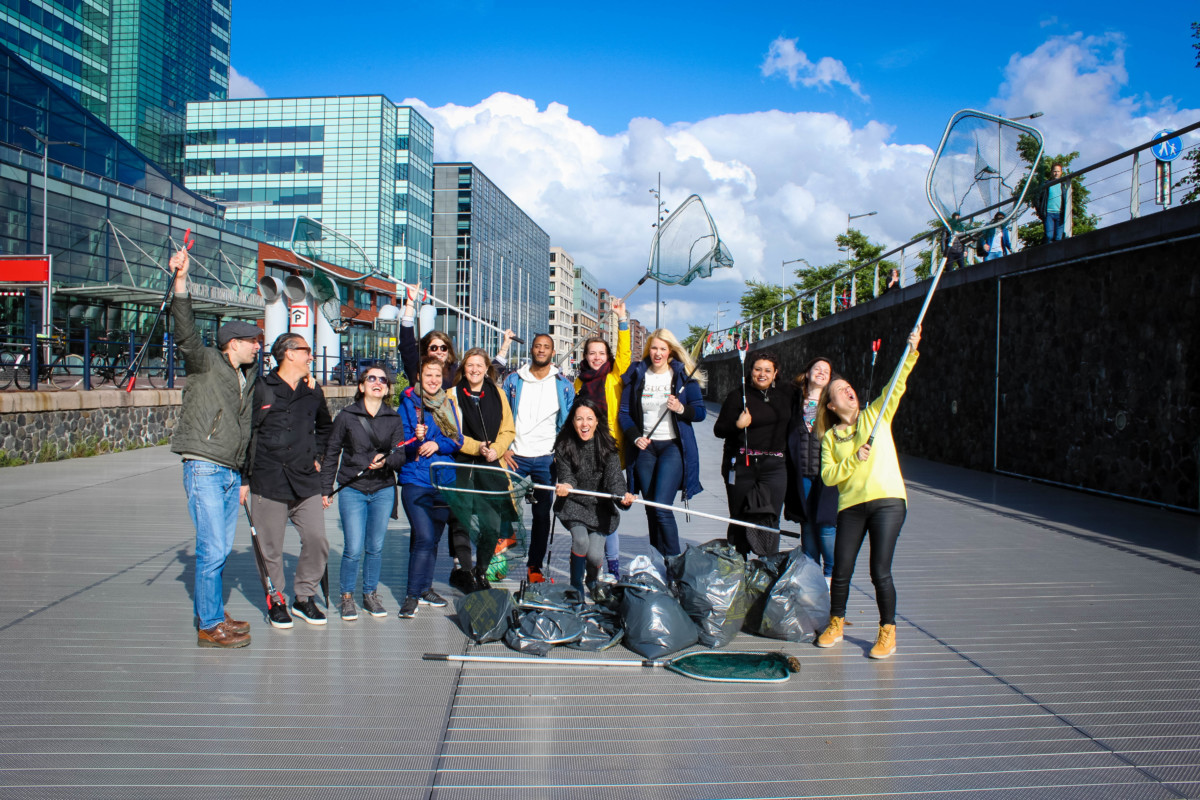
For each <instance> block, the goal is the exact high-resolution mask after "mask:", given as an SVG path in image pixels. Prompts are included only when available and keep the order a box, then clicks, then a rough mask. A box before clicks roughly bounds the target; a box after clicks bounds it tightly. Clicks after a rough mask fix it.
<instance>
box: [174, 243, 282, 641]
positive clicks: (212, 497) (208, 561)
mask: <svg viewBox="0 0 1200 800" xmlns="http://www.w3.org/2000/svg"><path fill="white" fill-rule="evenodd" d="M190 266H191V261H190V259H189V258H188V253H187V250H180V251H179V252H178V253H176V254H175V255H173V256H171V269H172V270H175V295H174V297H173V298H172V299H171V316H172V318H174V320H175V344H176V345H177V346H178V347H179V352H180V354H182V355H183V360H184V364H185V366H186V367H187V374H188V379H187V385H186V386H185V387H184V389H183V407H182V409H181V410H180V414H179V422H178V424H176V426H175V433H174V435H173V436H172V437H171V451H172V452H174V453H179V454H180V455H181V456H183V488H184V491H186V492H187V501H188V514H189V515H190V516H191V518H192V524H193V525H194V526H195V528H196V578H195V586H194V588H193V591H192V593H193V605H194V609H195V613H196V619H197V624H198V633H197V639H196V644H198V645H199V646H200V647H245V646H246V645H248V644H250V623H248V622H243V621H240V620H235V619H232V618H231V617H230V616H229V614H227V613H225V606H224V597H225V594H224V588H223V586H222V575H223V573H224V571H225V560H226V559H227V558H228V557H229V553H230V551H231V550H232V549H233V536H234V532H235V531H236V530H237V518H238V506H239V505H240V504H242V503H243V502H245V500H246V495H247V493H248V492H249V491H250V487H249V486H248V485H247V484H246V479H245V474H244V467H245V463H246V450H247V448H248V447H249V445H250V429H251V419H252V412H253V409H254V404H253V401H252V398H253V395H254V386H255V383H256V378H257V374H258V373H257V370H256V369H255V365H256V363H257V362H258V352H259V350H261V349H262V343H261V342H260V339H261V337H262V331H261V330H260V329H259V328H258V326H257V325H251V324H250V323H248V322H242V321H240V320H235V321H233V322H227V323H225V324H224V325H222V326H221V327H220V329H219V330H218V331H217V347H205V346H204V343H203V342H202V341H201V339H200V334H199V332H198V331H197V330H196V318H195V316H194V315H193V314H192V298H191V296H190V295H189V294H188V285H187V277H188V269H189V267H190Z"/></svg>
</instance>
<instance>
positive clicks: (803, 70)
mask: <svg viewBox="0 0 1200 800" xmlns="http://www.w3.org/2000/svg"><path fill="white" fill-rule="evenodd" d="M796 41H797V40H796V39H785V38H783V37H782V36H780V37H779V38H778V39H776V40H775V41H773V42H771V49H770V50H769V51H768V52H767V57H766V58H765V59H763V63H762V66H761V67H760V69H761V70H762V74H763V77H766V78H769V77H771V76H772V75H774V74H776V73H783V74H784V75H786V76H787V80H788V83H790V84H791V85H792V86H797V85H799V86H806V87H809V88H811V87H813V86H816V87H817V88H819V89H828V88H830V87H831V86H833V85H834V84H840V85H842V86H845V87H846V88H847V89H849V90H850V91H852V92H854V93H855V94H856V95H858V96H859V97H861V98H862V99H863V100H867V99H869V98H868V97H867V96H866V95H865V94H863V93H862V87H860V86H859V84H858V81H855V80H852V79H851V78H850V73H849V71H847V69H846V65H845V64H843V63H842V62H841V61H838V60H837V59H836V58H830V57H829V56H824V57H822V58H821V59H820V60H818V61H816V62H815V63H814V62H812V61H810V60H809V58H808V56H807V55H806V54H805V53H804V51H803V50H798V49H797V48H796Z"/></svg>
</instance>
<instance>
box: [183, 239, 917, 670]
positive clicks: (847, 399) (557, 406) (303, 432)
mask: <svg viewBox="0 0 1200 800" xmlns="http://www.w3.org/2000/svg"><path fill="white" fill-rule="evenodd" d="M171 266H172V268H173V269H175V271H176V279H175V287H174V289H175V293H174V298H173V300H172V307H171V308H172V315H173V318H174V320H175V331H176V341H177V342H178V346H179V349H180V352H181V353H182V355H183V356H184V359H185V362H186V365H187V370H188V381H187V386H186V388H185V389H184V395H183V409H182V412H181V417H180V420H179V423H178V426H177V428H176V431H175V434H174V436H173V438H172V450H173V451H174V452H177V453H179V454H180V455H181V456H182V458H183V461H184V486H185V489H186V492H187V496H188V509H189V513H190V515H191V517H192V521H193V524H194V526H195V528H196V580H195V590H194V592H195V598H194V608H195V615H196V619H197V625H198V634H197V636H198V639H197V642H198V644H199V645H200V646H203V647H221V648H233V647H243V646H245V645H247V644H249V642H250V632H249V628H250V626H249V624H248V623H247V622H244V621H240V620H236V619H233V618H231V617H230V616H229V615H228V614H227V613H226V612H225V609H224V605H223V589H222V573H223V570H224V565H225V561H226V559H227V557H228V555H229V553H230V552H231V550H232V545H233V536H234V531H235V529H236V526H237V517H238V506H239V505H240V504H246V506H247V512H248V514H249V515H250V517H251V519H252V522H251V526H252V532H253V534H254V536H255V537H256V539H257V542H256V549H258V550H259V551H260V552H261V561H260V569H261V570H262V572H263V575H264V583H265V584H266V585H267V586H268V596H267V618H268V620H269V622H270V624H271V625H272V626H273V627H276V628H290V627H293V625H294V623H293V615H294V616H296V617H299V618H300V619H302V620H303V621H305V622H306V623H308V624H311V625H324V624H326V622H327V619H326V616H325V613H324V612H322V610H321V607H320V606H319V605H318V604H317V602H316V600H315V598H316V595H317V592H318V589H319V588H320V587H321V585H322V583H323V582H324V581H326V580H327V577H328V556H329V541H328V538H327V536H326V532H325V522H324V511H325V509H327V508H329V507H330V506H331V505H332V504H333V503H335V502H336V503H337V505H338V514H339V517H340V520H341V526H342V532H343V537H344V543H343V548H342V557H341V569H340V572H339V578H338V583H339V585H338V590H339V595H340V597H339V599H338V603H337V606H338V613H339V614H340V616H341V618H342V619H343V620H347V621H350V620H355V619H357V618H358V612H359V606H358V602H357V601H356V598H355V595H356V589H357V588H358V587H359V584H360V577H361V605H362V609H363V610H364V611H365V612H366V613H367V614H370V615H372V616H376V617H382V616H386V615H387V613H388V612H387V610H386V609H385V607H384V605H383V602H382V601H381V599H380V597H379V592H378V589H379V580H380V572H381V566H382V553H383V548H384V543H385V538H386V535H387V530H388V523H389V520H391V519H396V518H398V516H399V511H400V509H401V508H402V509H403V511H404V514H405V516H406V518H407V520H408V524H409V529H410V536H409V563H408V576H407V582H406V587H405V593H404V600H403V602H402V604H401V606H400V609H399V616H400V617H402V618H409V617H413V616H414V615H415V614H416V613H417V611H418V609H419V608H420V606H421V605H429V606H433V607H441V606H445V605H446V600H445V599H444V598H443V597H442V596H441V595H439V594H438V593H437V592H436V591H435V590H434V586H433V584H434V577H435V576H434V571H435V565H436V563H437V551H438V544H439V542H440V541H441V538H442V534H443V533H445V532H446V531H447V529H448V530H449V535H448V537H447V547H448V550H449V555H450V557H451V558H452V560H453V567H452V569H451V571H450V573H449V575H448V576H447V580H448V583H449V584H450V585H451V586H452V587H454V588H455V589H457V590H459V591H461V592H463V593H464V594H465V593H469V592H472V591H476V590H478V589H485V588H489V581H488V578H487V574H488V567H489V565H490V564H491V562H492V560H493V557H494V555H495V553H496V552H498V551H501V550H503V549H505V548H508V547H511V546H512V545H514V544H515V541H514V540H513V538H512V535H511V531H508V532H504V531H498V530H497V529H499V528H501V527H502V525H501V520H500V518H499V516H497V517H496V518H495V519H490V518H476V519H473V520H465V519H462V520H460V519H458V518H456V517H455V515H454V514H453V513H452V510H451V507H450V506H449V505H448V503H447V502H446V497H445V496H444V492H445V491H449V489H447V488H446V487H444V486H439V484H438V481H437V480H436V478H435V477H434V475H435V474H436V472H437V467H436V466H435V467H434V469H433V470H431V465H437V464H439V463H447V464H454V465H463V464H465V465H482V466H484V467H485V468H486V467H501V468H503V469H505V470H507V471H509V472H510V473H515V474H516V475H518V476H520V477H522V478H528V479H529V480H530V481H531V482H532V483H533V484H534V487H535V488H534V489H533V491H532V500H533V509H532V525H531V527H530V536H529V547H528V555H527V564H526V573H525V577H526V579H527V580H528V581H530V582H540V581H543V580H544V579H545V578H544V573H543V570H544V568H545V564H544V561H545V558H546V554H547V548H548V543H549V541H550V534H551V528H552V525H553V524H554V522H553V520H554V518H557V520H558V522H559V523H560V524H561V525H562V527H563V528H564V529H565V530H566V531H568V532H569V533H570V537H571V548H570V581H571V584H572V585H573V586H575V587H576V588H577V589H579V591H580V592H581V593H584V592H585V591H589V590H591V591H594V590H595V588H596V584H597V583H598V582H599V581H601V580H612V579H614V578H617V577H619V573H620V557H619V553H620V545H619V539H618V533H617V530H618V528H619V524H620V518H621V512H622V511H624V510H627V509H628V508H629V507H630V506H631V505H632V504H633V503H634V502H635V501H636V499H637V498H636V494H639V493H640V494H641V496H642V498H644V500H647V501H652V503H648V504H646V515H647V517H646V518H647V528H648V532H649V541H650V544H651V546H652V547H653V548H654V550H655V551H656V552H657V553H658V554H660V555H661V556H663V557H670V556H675V555H678V554H679V553H680V552H681V546H680V538H679V526H678V523H677V522H676V519H675V515H674V512H673V511H672V510H671V508H670V506H673V505H674V503H675V501H676V498H677V497H678V496H679V495H682V497H683V500H684V502H686V501H687V500H688V499H690V498H692V497H693V496H695V495H696V494H698V493H699V492H701V491H702V486H701V483H700V456H699V448H698V444H697V440H696V435H695V431H694V428H693V425H694V424H695V423H697V422H699V421H701V420H703V419H704V417H705V414H706V408H705V404H704V398H703V395H702V393H701V389H700V385H699V383H698V382H697V380H696V379H695V371H696V364H695V363H694V362H693V360H692V357H691V355H690V354H689V353H688V352H687V351H685V350H684V348H683V347H682V345H680V343H679V342H678V340H677V339H676V338H675V337H674V335H672V334H671V333H670V331H667V330H662V329H660V330H656V331H654V332H653V333H652V334H650V336H649V337H648V338H647V343H646V347H645V350H644V352H643V353H642V354H641V355H642V357H641V358H640V359H639V360H637V361H633V359H632V353H631V349H630V333H629V324H628V319H627V314H626V311H625V307H624V304H623V303H622V302H621V301H615V302H614V311H615V312H616V313H617V316H618V320H619V322H618V335H617V348H616V351H615V352H614V351H613V349H612V348H611V346H610V345H609V343H608V341H607V340H605V339H604V338H601V337H595V338H591V339H588V340H587V341H586V342H584V343H583V346H582V363H581V366H580V368H579V371H578V376H577V377H576V378H575V380H573V381H572V380H569V379H568V378H567V377H566V376H564V375H563V374H562V373H561V372H560V371H559V369H558V368H557V367H556V366H555V365H554V355H555V353H554V341H553V339H552V338H551V337H550V336H549V335H547V334H539V335H537V336H535V337H534V339H533V341H532V343H531V347H530V353H531V359H530V362H529V363H528V364H525V365H523V366H521V367H520V368H519V369H516V370H515V371H512V372H509V373H508V374H507V375H506V376H505V377H504V378H503V379H501V378H500V373H501V372H502V371H504V369H505V367H506V366H507V356H508V349H509V346H510V342H511V339H512V334H511V332H505V338H504V341H503V343H502V345H501V347H500V351H499V352H498V353H497V354H495V356H489V355H488V354H487V353H486V352H485V351H483V350H482V349H479V348H472V349H470V350H467V351H466V352H465V353H463V354H462V355H461V357H460V356H459V355H458V353H457V351H456V349H455V347H454V343H453V341H452V340H451V338H450V337H449V336H448V335H447V334H445V333H444V332H442V331H436V330H435V331H430V332H428V333H426V334H425V335H424V336H423V337H422V338H421V339H420V340H419V341H418V340H417V338H416V333H415V329H414V325H413V312H412V307H411V305H410V304H406V307H405V311H404V314H403V315H402V318H401V323H400V345H399V350H400V357H401V358H400V361H401V365H402V368H403V371H404V373H405V376H406V378H407V380H408V384H409V385H408V388H406V389H405V390H404V391H403V392H402V393H401V394H400V396H399V402H398V403H397V407H395V408H393V407H392V405H390V404H389V402H388V399H389V397H390V396H391V394H392V387H393V385H394V383H395V376H394V375H393V374H392V372H391V370H390V369H389V367H388V366H387V365H386V364H384V363H382V362H376V363H372V364H369V365H367V366H365V367H364V368H362V369H360V371H359V374H358V376H357V377H358V387H357V392H356V394H355V396H354V399H353V402H351V403H350V404H349V405H348V406H346V407H345V408H344V409H342V411H341V412H340V413H339V414H338V415H337V417H336V418H332V417H331V415H330V413H329V409H328V405H327V403H326V400H325V397H324V395H323V393H322V391H321V388H320V386H319V385H317V383H316V381H315V380H313V378H312V375H311V373H310V371H309V367H310V365H311V363H312V358H313V357H312V350H311V347H310V346H309V344H308V343H307V342H306V341H305V339H304V337H303V336H301V335H300V334H297V333H285V334H282V335H281V336H279V337H278V338H277V339H276V340H275V342H274V343H273V344H272V345H271V354H272V356H273V358H274V362H275V367H274V368H273V369H271V370H270V371H269V372H268V373H266V374H265V375H263V376H262V377H261V378H260V377H258V370H257V368H256V365H257V359H258V355H259V351H260V349H261V344H260V341H259V337H260V335H261V331H260V329H259V328H258V327H257V326H255V325H251V324H249V323H246V322H240V321H234V322H230V323H226V324H225V325H223V326H222V327H221V328H220V329H219V331H218V333H217V347H216V348H211V347H206V346H204V345H203V343H202V342H201V340H200V336H199V335H198V333H197V331H196V326H195V320H194V317H193V314H192V308H191V299H190V297H189V295H188V291H187V276H188V269H189V259H188V255H187V252H186V251H180V252H179V253H177V254H175V256H174V257H173V258H172V262H171ZM918 342H919V333H917V332H914V334H913V335H912V337H911V338H910V340H909V344H910V345H911V355H910V356H909V357H908V359H907V360H906V361H905V363H904V364H903V365H902V367H901V369H900V376H899V379H898V383H897V387H896V391H895V392H893V394H892V396H891V399H890V401H889V402H888V404H887V407H886V408H883V407H882V398H881V399H880V400H877V401H876V402H875V403H872V404H871V405H869V406H867V407H866V408H863V409H860V407H859V405H858V398H857V396H856V395H855V393H854V390H853V388H851V386H850V384H849V383H848V382H846V381H845V380H843V379H841V378H840V377H839V376H838V375H837V374H836V373H835V372H834V370H833V362H832V360H831V359H829V358H824V357H821V358H815V359H813V360H812V361H811V362H810V363H809V364H808V365H807V366H806V367H805V369H804V371H803V372H802V373H801V374H800V375H798V376H797V377H796V379H795V380H793V381H787V380H785V379H783V378H781V376H780V362H779V359H778V357H777V356H776V355H775V354H773V353H771V352H756V353H754V354H753V356H752V358H751V360H750V362H749V364H748V365H747V369H746V375H745V382H744V384H743V388H742V389H741V390H736V391H734V392H732V393H730V395H729V397H727V398H726V400H725V402H724V404H723V405H722V407H721V411H720V414H719V416H718V418H717V420H716V423H715V425H714V432H715V434H716V435H717V436H718V437H720V438H722V439H724V440H725V442H724V449H723V454H722V460H721V468H720V473H721V477H722V478H723V480H724V481H725V486H726V494H727V498H728V502H729V515H730V517H731V518H732V519H735V520H740V521H744V522H745V523H748V524H747V525H745V526H742V525H730V527H729V531H728V538H729V540H730V542H731V543H732V544H734V546H736V547H737V549H738V551H739V552H741V553H742V554H743V555H745V556H747V557H749V556H750V555H752V554H757V555H771V554H774V553H777V552H778V551H779V533H778V531H777V530H775V529H777V527H778V522H779V519H780V516H781V514H782V515H783V516H784V517H786V518H787V519H789V520H792V521H796V522H799V523H800V524H801V528H802V541H801V546H802V548H803V552H804V553H805V554H806V555H807V556H808V557H810V558H812V559H813V560H814V561H815V562H816V563H817V564H819V565H822V567H823V570H824V574H825V576H826V579H827V582H828V583H829V585H830V591H831V599H832V614H833V616H832V621H831V622H830V625H829V628H828V629H827V630H825V631H824V632H823V633H822V634H821V636H820V638H819V639H818V642H817V643H818V645H820V646H822V647H829V646H832V645H833V644H836V642H837V641H840V640H841V638H842V634H841V631H842V625H843V624H844V620H845V610H846V603H847V599H848V595H849V584H850V578H851V576H852V573H853V568H854V562H855V559H856V558H857V555H858V551H859V549H860V548H861V546H862V543H863V540H864V538H866V537H867V536H869V538H870V542H871V578H872V581H873V582H874V584H875V587H876V596H877V600H878V603H879V610H880V635H879V640H878V641H877V643H876V646H875V648H873V649H872V651H871V655H872V656H873V657H876V658H882V657H886V656H888V655H891V654H892V653H893V652H895V590H894V588H893V587H892V580H891V574H890V565H891V558H892V552H893V551H894V549H895V545H896V539H897V537H898V535H899V531H900V526H901V525H902V524H903V521H904V515H905V508H906V506H905V493H904V482H903V479H902V478H901V476H900V472H899V467H898V465H897V462H896V453H895V446H894V444H893V443H892V439H891V433H890V420H891V417H892V415H893V414H894V413H895V409H896V405H897V403H898V402H899V399H900V397H901V395H902V394H903V391H904V381H905V377H906V376H907V374H908V371H909V370H911V368H912V365H913V364H914V363H915V361H916V357H917V356H916V346H917V344H918ZM880 417H882V421H883V424H882V425H880V426H879V430H878V432H877V434H876V438H875V441H873V442H872V441H869V440H868V439H869V437H870V435H871V429H872V427H873V425H874V422H875V420H876V419H878V418H880ZM467 471H468V472H469V470H467ZM288 521H290V522H291V523H292V525H293V526H294V527H295V528H296V530H297V531H298V533H299V536H300V553H299V556H298V560H297V565H296V570H295V575H294V578H293V587H294V596H293V599H292V602H291V603H290V605H289V604H287V603H286V602H285V600H284V598H283V594H282V592H281V591H278V589H276V588H275V587H279V588H282V587H284V586H285V576H284V572H283V540H284V530H285V527H286V524H287V522H288ZM472 525H474V526H475V530H476V532H477V533H478V531H480V530H481V529H484V528H487V529H490V530H492V531H493V532H496V533H497V535H496V536H495V537H490V538H489V537H485V536H479V535H477V536H475V537H472V536H471V526H472ZM505 534H507V535H505ZM473 538H474V541H473ZM272 589H274V591H272ZM325 591H326V592H327V591H328V588H327V586H326V588H325Z"/></svg>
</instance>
